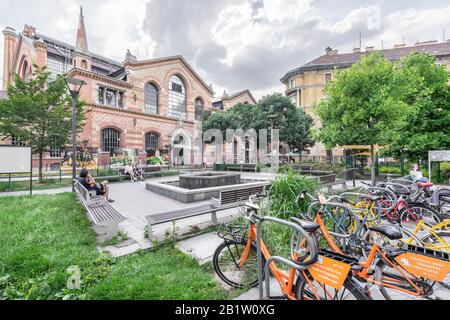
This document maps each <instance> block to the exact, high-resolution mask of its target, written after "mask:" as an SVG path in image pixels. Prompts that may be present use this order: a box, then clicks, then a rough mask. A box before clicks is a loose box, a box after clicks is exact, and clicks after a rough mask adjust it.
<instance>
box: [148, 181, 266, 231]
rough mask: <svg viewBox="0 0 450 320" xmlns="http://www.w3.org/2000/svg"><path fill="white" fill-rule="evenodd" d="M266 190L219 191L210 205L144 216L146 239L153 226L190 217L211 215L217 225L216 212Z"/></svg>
mask: <svg viewBox="0 0 450 320" xmlns="http://www.w3.org/2000/svg"><path fill="white" fill-rule="evenodd" d="M265 190H266V186H265V185H261V186H253V187H244V188H238V189H234V190H225V191H221V192H220V194H219V198H218V199H215V198H213V199H211V202H210V203H206V204H201V205H198V206H194V207H190V208H186V209H180V210H174V211H168V212H163V213H158V214H155V215H148V216H146V219H147V223H148V238H149V239H151V238H152V234H153V231H152V228H153V226H155V225H158V224H163V223H167V222H172V221H176V220H182V219H187V218H192V217H197V216H201V215H205V214H211V222H212V223H213V224H214V225H217V224H218V220H217V211H222V210H226V209H231V208H235V207H239V206H240V205H243V204H244V203H245V202H247V201H248V198H249V197H250V196H251V195H254V194H264V193H265Z"/></svg>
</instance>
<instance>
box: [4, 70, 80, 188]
mask: <svg viewBox="0 0 450 320" xmlns="http://www.w3.org/2000/svg"><path fill="white" fill-rule="evenodd" d="M49 76H50V73H49V72H47V71H46V68H45V67H44V68H40V67H39V66H37V65H33V77H32V79H30V80H25V81H24V80H22V79H21V78H20V77H19V76H18V75H14V82H13V85H11V86H10V87H9V88H8V99H7V100H0V134H1V135H3V136H5V137H13V136H14V137H16V138H17V139H18V140H20V141H21V142H24V143H26V144H29V145H30V146H31V147H32V149H33V153H34V154H38V156H39V181H40V182H43V179H42V157H43V153H44V152H46V151H49V150H50V147H51V146H56V147H62V146H64V145H65V144H67V143H68V142H69V138H70V135H71V128H72V120H71V119H72V109H71V107H70V106H71V98H70V95H69V93H68V90H67V88H66V84H65V81H64V77H63V76H61V75H59V76H58V77H57V78H56V80H54V81H49ZM83 105H84V103H82V102H80V101H78V102H77V110H76V111H77V126H78V130H79V131H80V130H81V128H82V125H83V121H84V119H85V117H84V113H83Z"/></svg>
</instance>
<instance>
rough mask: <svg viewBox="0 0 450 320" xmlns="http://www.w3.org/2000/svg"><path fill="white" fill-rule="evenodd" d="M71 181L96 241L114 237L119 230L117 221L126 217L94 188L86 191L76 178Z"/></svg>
mask: <svg viewBox="0 0 450 320" xmlns="http://www.w3.org/2000/svg"><path fill="white" fill-rule="evenodd" d="M73 183H74V187H75V192H76V194H77V196H78V199H79V200H80V202H81V203H82V204H83V206H84V207H85V209H86V212H87V216H88V218H89V220H90V221H91V222H92V224H93V229H94V231H95V232H96V233H97V235H98V241H99V242H104V241H108V240H111V239H112V238H114V237H115V236H116V235H117V232H118V231H119V227H118V225H119V223H120V222H122V221H124V220H125V219H126V218H125V217H124V216H122V215H121V214H120V213H119V211H117V209H116V208H114V207H113V206H112V205H111V204H110V203H109V202H108V201H106V200H105V198H103V197H102V196H98V195H97V192H96V191H95V190H90V191H88V190H87V189H86V188H85V187H84V186H83V185H82V184H81V183H80V182H79V181H78V180H74V182H73Z"/></svg>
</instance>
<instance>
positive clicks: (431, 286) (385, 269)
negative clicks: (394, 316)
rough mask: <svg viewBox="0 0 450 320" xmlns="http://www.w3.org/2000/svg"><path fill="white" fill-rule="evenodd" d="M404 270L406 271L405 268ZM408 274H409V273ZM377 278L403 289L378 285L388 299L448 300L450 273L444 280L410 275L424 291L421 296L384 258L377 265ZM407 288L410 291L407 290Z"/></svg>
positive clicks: (410, 278)
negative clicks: (436, 280) (416, 293)
mask: <svg viewBox="0 0 450 320" xmlns="http://www.w3.org/2000/svg"><path fill="white" fill-rule="evenodd" d="M402 271H403V272H405V271H404V270H402ZM406 274H407V275H409V273H406ZM375 280H376V281H379V282H381V283H384V284H390V285H393V286H395V287H396V288H400V289H401V290H402V291H401V290H398V289H395V288H389V287H387V286H385V285H384V286H383V285H382V284H380V285H378V288H379V289H380V291H381V294H382V295H383V296H384V297H385V299H386V300H421V299H426V300H441V299H444V300H447V299H448V298H447V296H448V290H449V289H450V286H449V282H450V275H447V277H446V278H445V279H444V281H443V282H434V281H431V280H427V279H425V278H419V279H417V278H414V277H413V276H410V277H409V280H411V281H413V282H414V284H415V285H416V286H418V287H419V288H421V289H422V291H423V294H422V295H421V296H416V295H413V294H412V293H414V292H416V290H415V288H414V287H413V286H412V285H411V284H410V283H409V282H408V281H407V280H406V278H405V277H403V276H402V275H401V274H400V273H399V272H398V271H397V270H396V269H395V268H394V267H392V266H391V265H390V264H387V263H386V262H385V261H384V260H380V261H379V262H378V263H377V265H376V266H375ZM405 290H406V291H409V292H410V293H407V292H405Z"/></svg>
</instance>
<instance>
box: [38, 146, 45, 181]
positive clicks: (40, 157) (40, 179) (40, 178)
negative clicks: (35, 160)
mask: <svg viewBox="0 0 450 320" xmlns="http://www.w3.org/2000/svg"><path fill="white" fill-rule="evenodd" d="M43 182H44V180H43V179H42V151H39V183H43Z"/></svg>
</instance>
